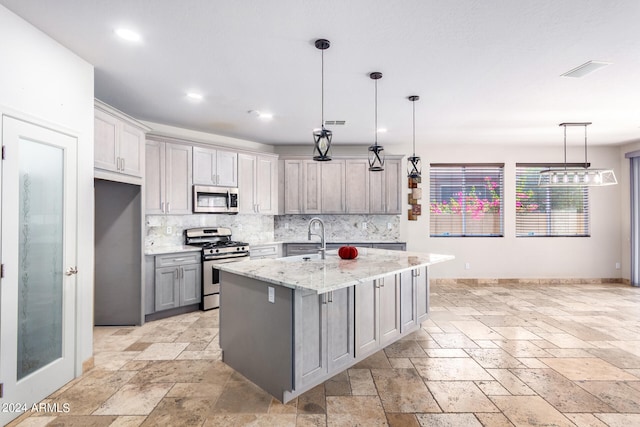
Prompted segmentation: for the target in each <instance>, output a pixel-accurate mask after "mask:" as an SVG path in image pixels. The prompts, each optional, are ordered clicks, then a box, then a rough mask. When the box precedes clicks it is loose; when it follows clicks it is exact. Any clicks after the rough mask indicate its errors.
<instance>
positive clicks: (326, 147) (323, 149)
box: [313, 39, 333, 162]
mask: <svg viewBox="0 0 640 427" xmlns="http://www.w3.org/2000/svg"><path fill="white" fill-rule="evenodd" d="M315 45H316V48H317V49H320V50H321V51H322V73H321V74H322V95H321V105H322V106H321V110H322V116H321V119H322V127H321V128H320V129H314V130H313V160H316V161H318V162H326V161H329V160H331V138H332V137H333V133H332V132H331V131H330V130H328V129H326V128H325V127H324V51H325V50H327V49H329V46H331V44H330V43H329V40H326V39H318V40H316V43H315Z"/></svg>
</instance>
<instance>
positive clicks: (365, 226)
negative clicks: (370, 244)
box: [362, 221, 367, 230]
mask: <svg viewBox="0 0 640 427" xmlns="http://www.w3.org/2000/svg"><path fill="white" fill-rule="evenodd" d="M362 229H363V230H366V229H367V223H366V221H365V222H363V223H362Z"/></svg>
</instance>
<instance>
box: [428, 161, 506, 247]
mask: <svg viewBox="0 0 640 427" xmlns="http://www.w3.org/2000/svg"><path fill="white" fill-rule="evenodd" d="M503 177H504V164H431V165H430V172H429V178H430V186H429V189H430V200H429V201H430V206H429V222H430V226H429V228H430V230H429V231H430V236H431V237H472V236H491V237H501V236H503V218H502V212H503V211H504V209H503V208H504V206H503V194H504V179H503Z"/></svg>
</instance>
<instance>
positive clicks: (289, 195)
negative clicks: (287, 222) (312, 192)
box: [283, 160, 304, 214]
mask: <svg viewBox="0 0 640 427" xmlns="http://www.w3.org/2000/svg"><path fill="white" fill-rule="evenodd" d="M283 164H284V170H283V174H284V209H283V210H284V213H285V214H301V213H304V211H303V209H302V187H303V183H302V179H303V176H304V173H303V168H302V161H300V160H285V161H284V162H283Z"/></svg>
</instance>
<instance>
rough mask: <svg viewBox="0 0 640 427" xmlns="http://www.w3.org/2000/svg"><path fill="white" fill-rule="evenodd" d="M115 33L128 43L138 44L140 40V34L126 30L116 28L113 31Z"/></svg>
mask: <svg viewBox="0 0 640 427" xmlns="http://www.w3.org/2000/svg"><path fill="white" fill-rule="evenodd" d="M115 33H116V35H117V36H118V37H120V38H121V39H124V40H127V41H130V42H139V41H141V40H142V37H141V36H140V34H138V33H136V32H135V31H133V30H130V29H128V28H117V29H116V30H115Z"/></svg>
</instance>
